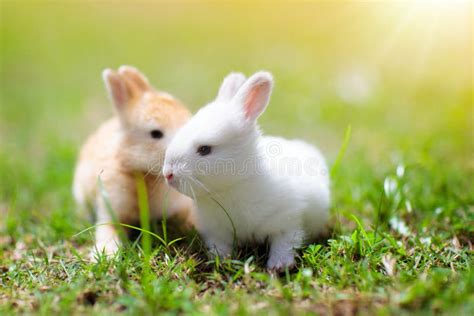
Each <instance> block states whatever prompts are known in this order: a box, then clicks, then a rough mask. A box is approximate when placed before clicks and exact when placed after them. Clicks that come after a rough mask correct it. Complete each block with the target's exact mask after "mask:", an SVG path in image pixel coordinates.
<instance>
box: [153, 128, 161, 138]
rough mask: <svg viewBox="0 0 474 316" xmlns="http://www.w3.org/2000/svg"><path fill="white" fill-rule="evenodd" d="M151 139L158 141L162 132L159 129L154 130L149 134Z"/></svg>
mask: <svg viewBox="0 0 474 316" xmlns="http://www.w3.org/2000/svg"><path fill="white" fill-rule="evenodd" d="M150 135H151V137H152V138H156V139H160V138H162V137H163V132H162V131H160V130H159V129H154V130H152V131H151V132H150Z"/></svg>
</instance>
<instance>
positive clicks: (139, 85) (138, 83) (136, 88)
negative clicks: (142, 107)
mask: <svg viewBox="0 0 474 316" xmlns="http://www.w3.org/2000/svg"><path fill="white" fill-rule="evenodd" d="M118 72H119V74H120V75H121V76H122V77H123V79H124V80H125V84H126V86H127V91H128V93H129V95H130V96H131V97H134V98H135V97H140V96H142V95H143V94H144V93H145V92H147V91H150V90H152V87H151V85H150V83H149V82H148V79H147V78H146V77H145V75H143V74H142V73H141V72H140V71H139V70H138V69H137V68H135V67H132V66H120V68H119V70H118Z"/></svg>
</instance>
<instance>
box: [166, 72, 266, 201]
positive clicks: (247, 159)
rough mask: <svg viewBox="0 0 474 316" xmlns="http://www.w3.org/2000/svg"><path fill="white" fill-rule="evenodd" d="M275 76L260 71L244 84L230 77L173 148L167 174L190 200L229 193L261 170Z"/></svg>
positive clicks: (239, 78) (240, 77) (236, 75)
mask: <svg viewBox="0 0 474 316" xmlns="http://www.w3.org/2000/svg"><path fill="white" fill-rule="evenodd" d="M272 85H273V78H272V75H271V74H270V73H268V72H258V73H256V74H254V75H253V76H251V77H250V78H249V79H247V80H245V77H244V76H243V75H242V74H239V73H231V74H230V75H228V76H227V77H226V78H225V79H224V81H223V83H222V85H221V87H220V89H219V93H218V95H217V97H216V99H215V100H214V101H213V102H211V103H209V104H208V105H206V106H205V107H203V108H202V109H201V110H199V111H198V112H197V113H196V115H195V116H194V117H193V118H192V119H191V120H190V121H189V122H188V123H187V124H186V125H184V126H183V127H182V129H180V130H179V131H178V133H177V134H176V136H175V138H174V139H173V141H172V142H171V144H170V145H169V147H168V149H167V152H166V157H165V164H164V168H163V174H164V176H165V178H166V179H167V180H168V182H169V183H170V184H171V185H172V186H174V187H175V188H177V189H178V190H179V191H181V192H182V193H184V194H187V195H188V196H190V197H194V196H198V195H201V194H206V193H208V192H209V191H215V190H219V189H224V188H225V187H228V186H230V185H232V184H234V183H236V182H238V181H240V180H241V179H243V178H246V177H248V176H249V174H251V173H253V172H256V171H258V170H257V169H258V166H257V165H256V163H257V162H258V159H256V155H257V154H258V150H257V145H258V138H259V137H260V131H259V128H258V126H257V123H256V121H257V118H258V117H259V116H260V114H262V113H263V111H264V110H265V108H266V106H267V104H268V101H269V98H270V94H271V91H272Z"/></svg>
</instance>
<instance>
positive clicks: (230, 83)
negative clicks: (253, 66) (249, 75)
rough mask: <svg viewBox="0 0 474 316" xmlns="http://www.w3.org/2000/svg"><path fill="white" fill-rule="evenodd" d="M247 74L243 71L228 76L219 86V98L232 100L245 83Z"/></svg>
mask: <svg viewBox="0 0 474 316" xmlns="http://www.w3.org/2000/svg"><path fill="white" fill-rule="evenodd" d="M244 82H245V76H244V75H243V74H241V73H237V72H232V73H230V74H229V75H227V77H225V79H224V81H223V82H222V84H221V87H220V88H219V93H218V94H217V98H216V99H217V100H230V99H232V98H233V97H234V95H235V94H236V93H237V91H238V90H239V88H240V87H241V86H242V85H243V84H244Z"/></svg>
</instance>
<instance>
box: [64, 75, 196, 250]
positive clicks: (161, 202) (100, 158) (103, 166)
mask: <svg viewBox="0 0 474 316" xmlns="http://www.w3.org/2000/svg"><path fill="white" fill-rule="evenodd" d="M104 81H105V83H106V86H107V88H108V91H109V96H110V98H111V99H112V101H113V103H114V105H115V109H116V111H117V117H114V118H111V119H110V120H108V121H106V122H105V123H103V124H102V126H100V127H99V129H98V130H97V131H96V132H95V133H93V134H92V135H91V136H90V137H89V138H88V139H87V141H86V143H85V144H84V145H83V147H82V149H81V152H80V154H79V159H78V163H77V166H76V171H75V175H74V184H73V192H74V197H75V199H76V201H77V202H78V204H79V205H81V206H82V207H86V206H92V208H93V209H94V211H95V212H96V215H97V216H96V217H97V224H104V223H110V222H111V221H112V219H113V218H112V217H116V218H117V219H118V220H119V222H122V223H127V224H131V223H135V222H137V221H138V219H139V210H138V203H137V193H136V176H137V175H140V176H144V177H145V183H146V185H147V191H148V195H149V205H150V212H151V217H152V218H159V217H161V215H162V211H163V207H165V206H167V214H168V215H181V216H183V214H185V215H186V214H188V213H189V212H190V210H191V209H192V208H193V203H192V201H191V200H190V199H189V198H188V197H186V196H184V195H182V194H180V193H178V192H177V191H175V190H174V189H172V188H170V187H169V186H168V185H167V184H166V183H165V182H164V181H163V179H162V177H161V167H162V164H163V159H164V153H165V150H166V147H167V145H168V144H169V142H170V141H171V139H172V137H173V136H174V134H175V133H176V131H177V130H178V129H179V128H180V127H181V126H182V125H183V124H184V123H186V122H187V121H188V119H189V118H190V117H191V114H190V112H189V111H188V110H187V109H186V108H185V107H184V106H183V105H182V104H181V103H180V102H179V101H178V100H176V99H175V98H173V97H172V96H170V95H168V94H166V93H162V92H157V91H154V90H153V88H152V87H151V86H150V84H149V83H148V80H147V79H146V78H145V77H144V76H143V75H142V74H141V73H140V72H139V71H138V70H137V69H135V68H133V67H129V66H122V67H120V68H119V71H118V72H114V71H111V70H106V71H104ZM154 129H159V130H161V131H162V132H163V134H164V137H163V138H162V139H153V138H152V137H151V135H150V131H151V130H154ZM99 178H100V181H101V182H102V183H103V186H104V188H105V192H106V194H107V197H105V196H104V194H103V192H101V191H100V190H99V186H98V179H99ZM106 200H108V201H109V202H110V205H111V206H112V209H113V212H114V215H115V216H111V214H109V210H108V208H107V206H106V203H105V201H106ZM118 244H119V238H118V234H117V228H116V227H115V226H113V225H107V224H106V225H99V226H97V230H96V247H95V248H96V249H97V250H98V251H103V250H104V251H105V252H106V253H107V254H112V253H114V252H115V251H116V250H117V247H118Z"/></svg>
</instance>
